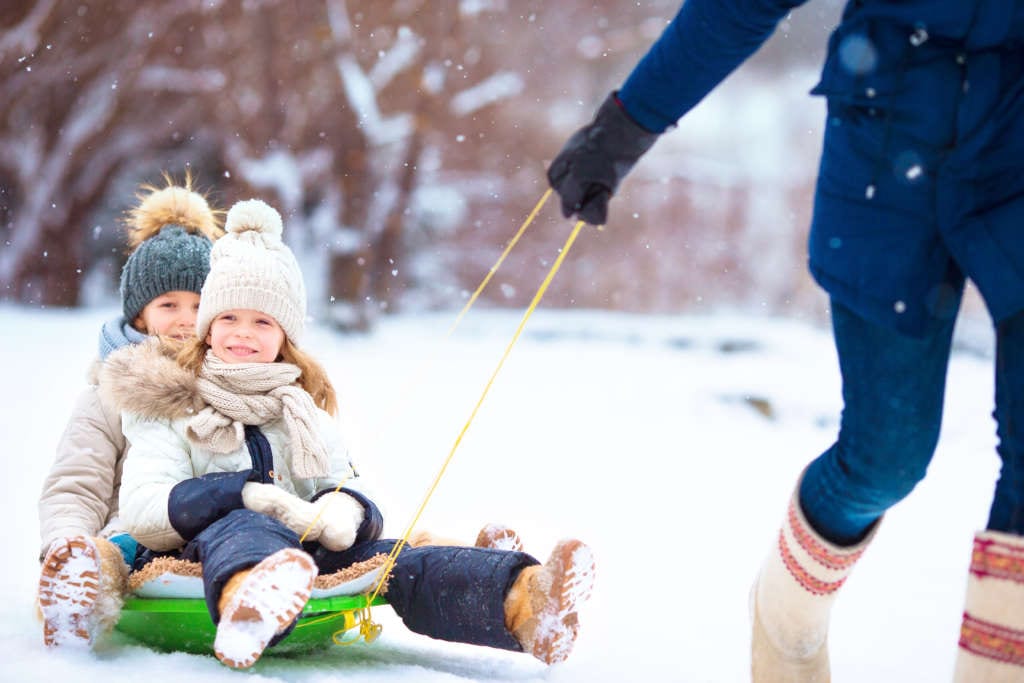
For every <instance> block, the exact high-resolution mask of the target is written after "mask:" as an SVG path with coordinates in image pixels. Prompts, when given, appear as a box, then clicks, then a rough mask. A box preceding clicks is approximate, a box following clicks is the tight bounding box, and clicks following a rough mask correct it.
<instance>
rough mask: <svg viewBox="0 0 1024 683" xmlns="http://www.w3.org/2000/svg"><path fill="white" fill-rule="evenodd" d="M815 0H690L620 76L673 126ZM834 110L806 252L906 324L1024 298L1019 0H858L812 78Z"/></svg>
mask: <svg viewBox="0 0 1024 683" xmlns="http://www.w3.org/2000/svg"><path fill="white" fill-rule="evenodd" d="M803 1H804V0H687V2H686V3H685V4H684V5H683V6H682V8H681V9H680V10H679V14H678V15H677V16H676V17H675V19H674V20H673V21H672V23H671V24H670V25H669V26H668V27H667V28H666V30H665V32H664V34H663V35H662V36H661V38H659V40H658V41H657V42H656V43H655V44H654V45H653V46H652V47H651V49H650V51H649V52H648V53H647V54H646V55H645V56H644V58H643V59H642V60H641V61H640V63H639V64H638V65H637V66H636V68H635V69H634V71H633V72H632V73H631V74H630V76H629V78H628V79H627V80H626V83H625V84H624V85H623V87H622V89H621V91H620V92H619V99H620V100H621V101H622V104H623V106H624V107H625V109H626V111H627V112H628V113H629V114H630V116H632V118H633V119H634V120H636V121H637V123H639V124H640V125H642V126H644V127H645V128H647V129H648V130H651V131H654V132H662V131H664V130H665V129H666V128H668V127H669V126H671V125H672V124H673V123H675V121H676V120H677V119H679V117H681V116H682V115H683V114H685V113H686V112H687V111H689V110H690V109H691V108H692V107H693V106H694V105H696V104H697V102H699V101H700V100H701V98H703V97H704V96H705V95H706V94H707V93H708V92H709V91H711V90H712V89H713V88H714V87H715V86H716V85H717V84H718V83H719V82H720V81H721V80H722V79H723V78H725V76H727V75H728V74H729V73H730V72H731V71H732V70H733V69H735V68H736V67H737V66H738V65H739V64H740V63H742V62H743V61H744V60H745V59H746V58H747V57H749V56H750V55H751V54H752V53H753V52H754V51H755V50H757V48H758V47H759V46H760V45H761V44H762V43H763V42H764V41H765V40H766V39H767V38H768V36H769V35H770V34H771V33H772V31H773V30H774V29H775V26H776V24H777V23H778V21H779V20H780V19H782V18H783V17H784V16H785V15H786V14H787V13H788V12H789V11H790V10H791V9H792V8H794V7H796V6H799V5H801V4H803ZM812 92H813V93H814V94H818V95H823V96H825V97H826V98H827V102H828V119H827V122H826V126H825V140H824V146H823V151H822V158H821V168H820V172H819V176H818V184H817V190H816V194H815V206H814V217H813V222H812V225H811V232H810V239H809V252H810V268H811V272H812V274H813V275H814V277H815V279H816V280H817V281H818V282H819V284H821V285H822V287H824V288H825V289H826V290H827V291H828V292H829V294H830V295H831V296H833V297H835V298H836V299H838V300H839V301H841V302H842V303H844V304H845V305H847V306H849V307H850V308H852V309H854V310H855V311H857V312H858V313H860V314H861V315H863V316H865V317H867V318H869V319H871V320H873V321H875V322H877V323H879V324H883V325H886V326H888V327H892V328H895V329H897V330H900V331H902V332H905V333H907V334H911V335H922V334H926V333H928V332H929V331H930V330H931V329H934V328H935V326H937V325H940V324H942V323H944V322H947V321H948V320H949V318H950V317H952V316H954V315H955V314H956V310H957V308H958V306H959V302H960V296H961V293H962V291H963V285H964V278H965V276H966V277H969V278H971V280H972V281H974V283H975V284H976V285H977V286H978V289H979V290H980V291H981V293H982V296H983V297H984V299H985V302H986V304H987V306H988V308H989V311H990V313H991V314H992V316H993V318H994V320H995V321H996V322H999V321H1001V320H1003V319H1005V318H1006V317H1008V316H1010V315H1012V314H1014V313H1016V312H1018V311H1020V310H1022V309H1024V0H947V1H939V0H933V1H930V2H929V1H927V0H851V1H850V2H849V3H848V4H847V6H846V8H845V10H844V13H843V18H842V21H841V23H840V25H839V26H838V27H837V28H836V29H835V31H834V32H833V33H832V36H831V38H830V39H829V44H828V56H827V58H826V61H825V64H824V66H823V69H822V74H821V80H820V82H819V83H818V85H817V86H816V87H815V88H814V90H813V91H812Z"/></svg>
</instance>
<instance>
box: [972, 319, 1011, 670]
mask: <svg viewBox="0 0 1024 683" xmlns="http://www.w3.org/2000/svg"><path fill="white" fill-rule="evenodd" d="M995 382H996V409H995V418H996V424H997V434H998V436H999V445H998V446H997V447H996V451H997V452H998V454H999V458H1000V461H1001V465H1002V466H1001V469H1000V472H999V479H998V481H997V483H996V487H995V495H994V497H993V500H992V508H991V510H990V512H989V519H988V528H987V529H986V530H985V531H982V532H979V533H978V534H976V535H975V538H974V548H973V551H972V553H971V565H970V570H969V574H968V579H967V595H966V599H965V607H964V616H963V624H962V626H961V628H960V649H959V651H958V654H957V664H956V675H955V679H956V681H958V683H967V682H968V681H986V682H992V683H1004V682H1008V681H1020V680H1024V313H1018V314H1017V315H1015V316H1012V317H1011V318H1009V319H1008V320H1005V321H1003V322H1002V323H1000V324H999V325H997V326H996V377H995Z"/></svg>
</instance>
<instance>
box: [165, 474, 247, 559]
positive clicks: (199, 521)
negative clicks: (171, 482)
mask: <svg viewBox="0 0 1024 683" xmlns="http://www.w3.org/2000/svg"><path fill="white" fill-rule="evenodd" d="M258 479H259V475H258V474H256V472H254V471H253V470H251V469H249V470H242V471H241V472H213V473H211V474H204V475H203V476H201V477H193V478H192V479H186V480H185V481H182V482H179V483H178V484H175V486H174V488H172V489H171V494H170V496H168V498H167V516H168V518H169V520H170V522H171V526H172V527H173V528H174V530H175V531H176V532H178V534H179V535H180V536H181V537H182V538H183V539H185V541H191V540H192V539H193V538H195V537H196V536H198V535H199V533H200V532H201V531H202V530H203V529H205V528H206V527H208V526H210V525H211V524H213V523H214V522H216V521H217V520H218V519H220V518H221V517H223V516H224V515H226V514H228V513H229V512H231V511H232V510H239V509H242V508H244V507H245V503H243V502H242V487H243V486H245V484H246V482H249V481H257V480H258Z"/></svg>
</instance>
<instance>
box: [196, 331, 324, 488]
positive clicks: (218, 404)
mask: <svg viewBox="0 0 1024 683" xmlns="http://www.w3.org/2000/svg"><path fill="white" fill-rule="evenodd" d="M301 372H302V371H301V370H299V368H298V367H297V366H295V365H292V364H291V363H225V362H224V361H222V360H221V359H219V358H217V357H216V356H215V355H213V352H212V351H207V352H206V359H205V360H204V361H203V366H202V368H201V369H200V371H199V377H197V378H196V388H197V389H198V390H199V395H200V396H201V397H202V398H203V400H204V401H206V403H207V404H208V405H207V407H205V408H203V409H202V410H201V411H199V413H198V414H197V415H196V416H195V417H193V418H192V419H190V420H189V422H188V431H187V433H188V438H189V439H190V440H191V441H192V442H193V443H195V444H196V445H198V446H202V447H203V448H206V449H208V450H210V451H213V452H214V453H231V452H232V451H235V450H237V449H238V448H240V447H241V446H242V444H243V443H244V441H245V429H244V427H243V425H264V424H266V423H268V422H272V421H273V420H276V419H278V418H281V419H283V420H284V424H285V428H286V429H287V431H288V438H289V440H290V442H291V448H290V449H289V450H290V451H291V468H292V472H293V473H294V475H295V476H296V477H297V478H299V479H313V478H317V477H325V476H327V475H328V473H329V472H328V459H327V446H326V445H325V444H324V440H323V438H322V437H321V435H320V431H319V428H318V425H317V417H316V406H315V405H314V404H313V398H312V397H311V396H310V395H309V394H308V393H307V392H306V390H305V389H303V388H302V387H300V386H299V385H297V384H295V380H297V379H298V377H299V375H300V374H301Z"/></svg>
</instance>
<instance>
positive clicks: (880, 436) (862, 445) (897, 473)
mask: <svg viewBox="0 0 1024 683" xmlns="http://www.w3.org/2000/svg"><path fill="white" fill-rule="evenodd" d="M953 323H954V321H953V320H952V319H951V320H949V322H948V323H947V324H946V325H943V326H942V327H941V328H939V329H938V330H936V331H935V332H934V333H933V334H931V335H929V336H927V337H924V338H914V337H907V336H905V335H902V334H899V333H898V332H895V331H893V330H889V329H886V328H884V327H881V326H879V325H875V324H874V323H871V322H869V321H867V320H865V319H863V318H861V317H860V316H858V315H857V314H856V313H854V312H853V311H851V310H850V309H848V308H846V307H845V306H842V305H841V304H839V303H838V302H835V301H833V302H832V325H833V332H834V336H835V342H836V350H837V352H838V355H839V367H840V372H841V373H842V378H843V413H842V418H841V421H840V426H839V437H838V439H837V440H836V442H835V443H834V444H833V445H832V446H831V447H830V448H829V449H828V450H826V451H825V452H824V453H823V454H821V455H820V456H819V457H818V458H817V459H815V460H814V461H813V462H812V463H811V464H810V465H808V467H807V470H806V471H805V473H804V475H803V477H802V478H801V481H800V485H799V501H800V507H801V510H802V511H803V513H804V515H805V516H806V518H807V521H808V522H809V523H810V525H811V527H813V528H814V530H815V531H816V532H817V533H819V534H821V535H822V536H823V537H824V538H825V539H827V540H828V541H830V542H831V543H834V544H836V545H839V546H849V545H853V544H856V543H858V542H860V541H861V540H862V539H863V538H864V537H865V536H866V535H867V534H868V532H869V530H870V529H871V527H872V526H873V525H874V524H875V522H876V521H878V519H879V518H880V517H881V516H882V514H883V513H884V512H885V511H886V510H888V509H889V508H890V507H892V506H893V505H895V504H896V503H898V502H899V501H901V500H903V498H905V497H906V496H907V495H908V494H909V493H910V492H911V490H913V488H914V487H915V486H916V485H917V483H918V482H919V481H921V480H922V479H923V478H924V476H925V473H926V471H927V468H928V464H929V463H930V462H931V458H932V455H933V454H934V452H935V446H936V444H937V443H938V439H939V427H940V425H941V422H942V407H943V398H944V393H945V387H946V368H947V366H948V364H949V351H950V345H951V343H952V338H953Z"/></svg>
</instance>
